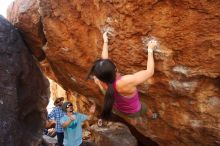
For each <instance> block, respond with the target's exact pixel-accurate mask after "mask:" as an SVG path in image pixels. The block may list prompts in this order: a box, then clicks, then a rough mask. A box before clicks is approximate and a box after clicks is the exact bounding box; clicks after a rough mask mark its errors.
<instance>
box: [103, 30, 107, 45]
mask: <svg viewBox="0 0 220 146" xmlns="http://www.w3.org/2000/svg"><path fill="white" fill-rule="evenodd" d="M103 40H104V43H108V31H105V32H104V33H103Z"/></svg>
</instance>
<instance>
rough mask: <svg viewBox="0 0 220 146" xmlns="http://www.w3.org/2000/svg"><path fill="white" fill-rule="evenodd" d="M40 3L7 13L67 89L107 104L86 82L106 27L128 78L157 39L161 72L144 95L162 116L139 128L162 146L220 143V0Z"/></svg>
mask: <svg viewBox="0 0 220 146" xmlns="http://www.w3.org/2000/svg"><path fill="white" fill-rule="evenodd" d="M38 2H39V3H37V1H36V0H28V1H26V0H17V1H15V3H13V5H11V7H10V9H9V13H8V14H9V15H8V16H9V19H10V21H11V22H12V23H14V25H15V26H16V27H18V28H19V30H20V31H21V32H22V34H23V35H24V37H25V40H26V42H29V45H30V46H33V50H35V51H33V52H38V51H39V52H42V50H41V49H43V50H44V52H45V54H46V57H47V62H48V63H46V64H45V66H46V67H47V68H51V69H52V70H47V73H48V74H49V75H52V73H54V76H55V77H56V79H57V81H58V82H59V83H60V84H61V85H62V86H63V87H64V89H66V90H74V91H77V92H79V93H81V94H83V95H85V96H86V97H97V103H99V104H101V103H102V102H101V101H102V100H103V97H102V96H101V95H100V94H99V93H98V90H97V89H96V86H95V85H94V83H93V82H92V81H89V82H86V81H85V80H84V77H85V76H86V73H87V70H88V68H89V66H90V65H91V62H92V61H94V60H95V59H96V58H97V57H98V56H100V53H101V48H102V35H101V30H104V29H111V30H113V37H112V39H111V41H110V50H111V51H110V56H111V58H112V59H113V60H114V61H115V62H116V63H117V65H118V69H119V70H120V72H122V73H123V74H127V73H133V72H135V71H138V70H141V69H145V68H146V63H147V62H146V61H147V56H146V54H145V53H144V51H143V48H144V45H145V42H144V40H145V37H146V36H148V35H152V36H155V37H157V38H158V39H159V40H160V42H161V48H160V49H159V50H157V52H156V53H155V60H156V72H155V75H154V77H153V78H152V79H150V80H149V81H147V82H146V83H145V84H143V85H142V86H140V87H139V90H140V91H141V92H142V99H143V100H144V102H146V103H147V105H149V107H151V108H153V109H156V110H158V111H159V112H160V118H159V119H158V120H156V121H144V126H143V124H142V123H141V122H139V123H137V125H134V126H135V127H136V128H137V130H139V131H140V132H141V133H142V134H143V135H145V136H146V137H150V138H151V139H152V140H154V141H156V142H157V143H158V144H160V145H161V146H163V145H166V146H176V145H178V146H186V145H189V146H191V145H195V146H204V145H206V146H214V145H219V144H220V130H219V129H220V89H219V88H220V59H219V58H220V37H219V36H220V25H219V24H220V11H219V9H220V1H217V0H209V1H205V0H197V1H194V0H180V1H175V0H164V1H157V0H137V1H129V0H74V1H69V0H62V1H61V0H38ZM35 30H38V31H35ZM30 32H31V33H30ZM39 32H40V33H39ZM42 33H43V34H42ZM39 34H41V35H39ZM36 40H39V41H36ZM42 40H43V41H42ZM37 42H39V43H37ZM35 55H36V56H39V54H38V53H35ZM40 56H41V55H40ZM54 76H53V77H54ZM83 100H85V99H83ZM83 100H82V101H83ZM126 120H127V121H129V120H128V119H126ZM142 121H143V120H142Z"/></svg>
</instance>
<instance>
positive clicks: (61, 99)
mask: <svg viewBox="0 0 220 146" xmlns="http://www.w3.org/2000/svg"><path fill="white" fill-rule="evenodd" d="M58 101H64V97H56V99H55V101H54V103H53V104H54V105H56V104H57V103H58Z"/></svg>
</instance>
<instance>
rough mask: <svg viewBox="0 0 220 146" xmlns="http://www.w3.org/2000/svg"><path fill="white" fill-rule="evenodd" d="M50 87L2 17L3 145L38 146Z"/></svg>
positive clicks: (0, 89) (0, 93) (0, 99)
mask: <svg viewBox="0 0 220 146" xmlns="http://www.w3.org/2000/svg"><path fill="white" fill-rule="evenodd" d="M48 87H49V84H48V81H47V79H46V78H45V77H44V75H43V73H42V72H41V70H40V69H39V66H38V65H37V62H36V59H35V58H34V57H33V56H32V55H31V54H30V51H29V50H28V48H27V47H26V45H25V44H24V42H23V40H22V38H21V36H20V35H19V33H18V31H17V30H16V29H15V28H14V26H12V25H11V24H10V23H9V22H8V21H7V20H6V19H4V18H3V17H2V16H0V111H1V112H0V117H1V118H0V129H1V131H0V145H1V146H37V145H39V144H40V143H41V135H42V131H43V128H44V126H45V120H46V115H47V111H46V105H47V103H48V97H49V90H48V89H49V88H48Z"/></svg>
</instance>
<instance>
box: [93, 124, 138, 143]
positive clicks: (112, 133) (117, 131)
mask: <svg viewBox="0 0 220 146" xmlns="http://www.w3.org/2000/svg"><path fill="white" fill-rule="evenodd" d="M92 129H93V130H92V131H93V134H94V137H95V143H96V145H97V146H137V145H138V143H137V140H136V139H135V137H134V136H133V135H132V134H131V132H130V130H129V129H128V127H127V126H125V125H124V124H122V123H109V124H108V125H106V126H103V127H98V126H97V125H93V126H92Z"/></svg>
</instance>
